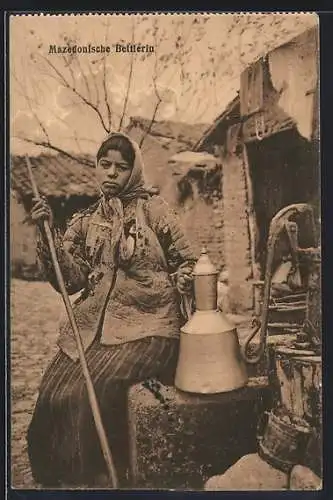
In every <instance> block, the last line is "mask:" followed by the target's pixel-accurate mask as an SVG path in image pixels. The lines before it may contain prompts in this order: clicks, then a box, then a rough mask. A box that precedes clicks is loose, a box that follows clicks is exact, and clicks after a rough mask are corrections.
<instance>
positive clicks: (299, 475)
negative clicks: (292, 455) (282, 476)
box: [290, 465, 323, 491]
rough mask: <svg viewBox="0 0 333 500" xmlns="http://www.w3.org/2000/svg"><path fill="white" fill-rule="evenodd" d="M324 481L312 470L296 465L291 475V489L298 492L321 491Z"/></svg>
mask: <svg viewBox="0 0 333 500" xmlns="http://www.w3.org/2000/svg"><path fill="white" fill-rule="evenodd" d="M322 488H323V484H322V480H321V478H320V477H319V476H317V475H316V474H315V473H314V472H313V471H312V470H311V469H309V468H308V467H304V466H303V465H295V467H294V468H293V469H292V471H291V473H290V489H291V490H294V491H297V490H312V491H313V490H321V489H322Z"/></svg>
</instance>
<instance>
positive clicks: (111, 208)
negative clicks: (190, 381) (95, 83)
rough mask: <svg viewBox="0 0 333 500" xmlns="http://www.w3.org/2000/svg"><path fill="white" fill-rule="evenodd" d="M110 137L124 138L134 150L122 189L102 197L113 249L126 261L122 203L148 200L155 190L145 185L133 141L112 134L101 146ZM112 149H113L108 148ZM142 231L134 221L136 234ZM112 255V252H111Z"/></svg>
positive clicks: (140, 226)
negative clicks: (129, 173)
mask: <svg viewBox="0 0 333 500" xmlns="http://www.w3.org/2000/svg"><path fill="white" fill-rule="evenodd" d="M111 137H124V138H126V139H127V140H128V141H129V143H130V144H131V145H132V147H133V150H134V163H133V167H132V171H131V175H130V177H129V179H128V181H127V183H126V185H125V186H124V187H123V189H122V190H121V191H120V193H118V194H117V195H116V196H112V197H110V198H108V199H106V198H105V197H104V195H102V206H103V209H104V213H105V216H106V217H108V218H111V219H112V224H113V230H112V240H113V243H114V245H112V246H113V248H114V249H115V250H116V249H117V248H118V249H119V254H120V257H121V258H122V259H123V260H127V259H128V257H129V255H128V249H127V240H126V237H125V234H124V207H123V202H124V201H130V200H134V199H140V198H141V199H142V198H148V197H149V195H150V194H156V192H157V190H156V188H151V187H149V186H148V185H147V183H146V180H145V176H144V164H143V159H142V155H141V151H140V147H139V145H138V144H137V143H136V142H135V141H133V139H131V138H130V137H129V136H128V135H126V134H124V133H122V132H113V133H111V134H109V135H108V136H107V137H106V139H105V140H104V141H103V142H102V144H101V146H102V145H103V144H105V143H106V142H107V141H108V140H109V139H110V138H111ZM110 149H113V148H110ZM141 230H142V224H141V223H140V222H138V220H136V232H138V231H141ZM112 253H113V252H112Z"/></svg>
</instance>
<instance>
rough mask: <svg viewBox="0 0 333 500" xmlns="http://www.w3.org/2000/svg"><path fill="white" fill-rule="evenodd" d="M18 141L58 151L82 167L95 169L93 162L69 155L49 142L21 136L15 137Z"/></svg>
mask: <svg viewBox="0 0 333 500" xmlns="http://www.w3.org/2000/svg"><path fill="white" fill-rule="evenodd" d="M14 137H15V138H16V139H20V140H21V141H24V142H28V143H29V144H34V145H35V146H41V147H43V148H47V149H51V150H52V151H56V152H57V153H60V154H62V155H64V156H66V157H67V158H70V159H71V160H75V161H77V162H79V163H81V164H82V165H87V166H88V167H93V166H94V165H95V164H94V162H93V161H91V160H89V159H87V158H84V157H83V156H75V155H74V154H71V153H69V152H68V151H65V150H64V149H62V148H60V147H59V146H56V145H54V144H52V143H50V142H49V141H37V140H34V139H29V138H27V137H22V136H19V135H15V136H14Z"/></svg>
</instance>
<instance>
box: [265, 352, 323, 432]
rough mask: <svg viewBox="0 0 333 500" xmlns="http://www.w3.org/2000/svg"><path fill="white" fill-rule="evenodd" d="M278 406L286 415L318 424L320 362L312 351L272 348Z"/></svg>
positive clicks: (320, 391) (320, 387) (319, 417)
mask: <svg viewBox="0 0 333 500" xmlns="http://www.w3.org/2000/svg"><path fill="white" fill-rule="evenodd" d="M274 357H275V367H274V368H275V376H276V382H277V384H278V386H279V404H280V405H281V406H283V407H284V408H285V409H286V410H287V411H288V412H289V413H290V414H292V415H296V416H297V417H300V418H303V419H305V420H307V421H308V422H311V423H314V424H316V425H317V424H318V423H319V422H320V421H321V416H322V415H321V414H322V359H321V356H318V355H315V353H314V352H312V351H305V350H301V349H299V350H298V349H294V348H288V347H282V346H279V347H277V348H276V349H275V356H274Z"/></svg>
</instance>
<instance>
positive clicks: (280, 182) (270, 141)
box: [247, 129, 320, 278]
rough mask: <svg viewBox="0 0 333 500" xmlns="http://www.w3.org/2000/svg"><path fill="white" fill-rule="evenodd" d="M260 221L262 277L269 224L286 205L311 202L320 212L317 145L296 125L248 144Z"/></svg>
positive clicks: (258, 244)
mask: <svg viewBox="0 0 333 500" xmlns="http://www.w3.org/2000/svg"><path fill="white" fill-rule="evenodd" d="M247 149H248V157H249V164H250V175H251V178H252V186H253V204H254V210H255V214H256V221H257V231H258V233H257V241H256V261H257V262H258V263H259V265H260V269H261V274H262V276H261V277H262V278H263V272H264V266H265V261H266V243H267V237H268V230H269V224H270V222H271V220H272V218H273V217H274V215H275V214H276V213H277V212H278V211H279V210H280V209H281V208H283V207H285V206H287V205H291V204H293V203H310V204H311V205H312V206H313V208H314V212H315V218H316V219H317V218H318V216H319V209H320V182H319V151H318V146H317V145H315V144H314V143H311V142H309V141H307V140H306V139H304V138H303V137H302V136H300V134H299V133H298V132H297V130H296V129H291V130H287V131H284V132H280V133H277V134H275V135H273V136H271V137H269V138H267V139H264V140H262V141H255V142H253V143H250V144H248V145H247Z"/></svg>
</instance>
